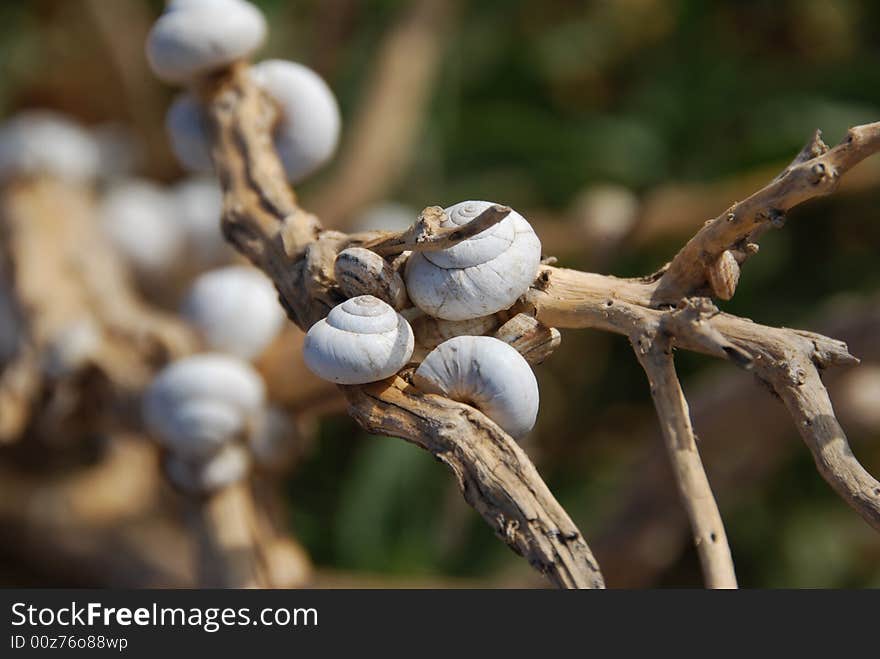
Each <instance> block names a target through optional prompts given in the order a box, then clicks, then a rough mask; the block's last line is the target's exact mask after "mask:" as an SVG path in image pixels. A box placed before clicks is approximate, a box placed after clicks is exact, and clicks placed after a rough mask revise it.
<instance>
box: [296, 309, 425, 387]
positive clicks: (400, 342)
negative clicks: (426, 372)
mask: <svg viewBox="0 0 880 659" xmlns="http://www.w3.org/2000/svg"><path fill="white" fill-rule="evenodd" d="M413 347H414V339H413V332H412V328H411V327H410V325H409V323H408V322H407V321H406V319H405V318H404V317H403V316H401V315H400V314H398V313H397V312H396V311H394V309H393V308H392V307H391V306H390V305H388V304H387V303H385V302H383V301H382V300H380V299H378V298H376V297H373V296H372V295H360V296H358V297H353V298H351V299H349V300H346V301H345V302H343V303H342V304H340V305H338V306H336V307H333V309H331V311H330V313H329V314H328V315H327V318H325V319H323V320H319V321H318V322H317V323H315V324H314V325H313V326H312V327H311V329H309V331H308V333H307V334H306V339H305V343H304V344H303V356H304V358H305V363H306V366H308V368H309V370H311V371H312V372H313V373H314V374H315V375H317V376H319V377H321V378H324V379H325V380H330V381H331V382H337V383H339V384H365V383H367V382H375V381H377V380H383V379H385V378H387V377H390V376H392V375H394V374H395V373H397V372H398V371H399V370H400V369H401V368H403V367H404V366H405V365H406V363H407V362H408V361H409V358H410V357H411V356H412V352H413Z"/></svg>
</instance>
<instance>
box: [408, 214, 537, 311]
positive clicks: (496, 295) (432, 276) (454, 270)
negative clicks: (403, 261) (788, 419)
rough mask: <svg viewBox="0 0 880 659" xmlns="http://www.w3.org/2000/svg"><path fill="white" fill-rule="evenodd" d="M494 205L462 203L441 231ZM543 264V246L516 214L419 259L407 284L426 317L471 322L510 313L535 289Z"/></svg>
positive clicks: (416, 255)
mask: <svg viewBox="0 0 880 659" xmlns="http://www.w3.org/2000/svg"><path fill="white" fill-rule="evenodd" d="M493 205H494V204H493V202H488V201H463V202H461V203H459V204H456V205H455V206H451V207H449V208H447V209H446V215H447V219H446V220H444V222H443V224H442V226H444V227H455V226H461V225H463V224H467V223H468V222H470V221H471V220H473V219H474V218H476V217H477V216H478V215H479V214H480V213H482V212H483V211H485V210H486V209H488V208H489V207H490V206H493ZM540 264H541V241H540V240H538V236H537V235H536V234H535V232H534V231H533V230H532V227H531V225H529V223H528V222H527V221H526V219H525V218H524V217H523V216H522V215H520V214H519V213H517V212H515V211H512V212H511V213H510V214H509V215H508V216H507V217H505V218H504V219H503V220H502V221H501V222H499V223H498V224H496V225H494V226H492V227H490V228H489V229H486V230H485V231H483V232H481V233H478V234H477V235H475V236H473V237H472V238H468V239H467V240H463V241H462V242H460V243H458V244H456V245H453V246H452V247H449V248H447V249H443V250H437V251H426V252H416V253H414V254H413V255H412V256H410V258H409V260H408V261H407V265H406V271H405V277H404V278H405V280H406V287H407V292H408V293H409V297H410V299H411V300H412V302H413V303H414V304H415V305H416V306H417V307H419V308H420V309H421V310H422V311H424V312H425V313H426V314H428V315H431V316H436V317H437V318H443V319H444V320H467V319H470V318H479V317H480V316H488V315H489V314H493V313H496V312H498V311H501V310H502V309H507V308H509V307H511V306H512V305H513V304H514V302H516V300H517V298H519V296H520V295H522V294H523V293H525V292H526V291H527V290H528V289H529V287H530V286H531V285H532V282H534V280H535V277H536V276H537V274H538V267H539V266H540Z"/></svg>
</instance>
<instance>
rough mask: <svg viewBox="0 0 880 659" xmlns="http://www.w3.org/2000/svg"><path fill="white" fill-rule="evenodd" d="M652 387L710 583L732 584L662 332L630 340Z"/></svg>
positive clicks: (716, 516) (709, 491) (706, 482)
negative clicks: (637, 339) (633, 340)
mask: <svg viewBox="0 0 880 659" xmlns="http://www.w3.org/2000/svg"><path fill="white" fill-rule="evenodd" d="M633 350H634V351H635V353H636V357H637V358H638V360H639V363H640V364H641V365H642V368H644V369H645V374H646V375H647V376H648V383H649V385H650V387H651V397H652V398H653V399H654V406H655V407H656V409H657V416H658V417H659V419H660V430H661V431H662V433H663V438H664V440H665V443H666V452H667V454H668V455H669V459H670V461H671V462H672V470H673V473H674V474H675V480H676V484H677V485H678V490H679V493H680V495H681V499H682V503H683V504H684V508H685V510H686V511H687V515H688V518H689V520H690V525H691V529H692V532H693V537H694V545H695V546H696V548H697V554H698V555H699V557H700V564H701V566H702V568H703V575H704V578H705V582H706V587H708V588H736V587H737V583H736V574H735V572H734V568H733V558H732V556H731V555H730V546H729V545H728V542H727V534H726V532H725V531H724V523H723V522H722V521H721V513H720V512H719V511H718V505H717V504H716V503H715V497H714V496H713V495H712V488H711V487H710V485H709V479H708V477H707V476H706V471H705V469H704V468H703V462H702V460H701V459H700V453H699V450H698V449H697V439H696V436H695V435H694V428H693V426H692V424H691V418H690V411H689V409H688V404H687V400H685V397H684V392H683V391H682V389H681V383H680V382H679V381H678V376H677V375H676V373H675V365H674V364H673V361H672V345H671V341H670V336H669V335H668V334H666V333H665V332H663V331H662V328H661V332H660V333H659V334H656V335H653V336H650V335H648V336H643V337H641V339H640V340H639V341H635V342H633Z"/></svg>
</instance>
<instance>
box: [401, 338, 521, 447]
mask: <svg viewBox="0 0 880 659" xmlns="http://www.w3.org/2000/svg"><path fill="white" fill-rule="evenodd" d="M413 383H414V384H415V385H416V386H417V387H419V388H420V389H422V390H424V391H427V392H429V393H436V394H442V395H443V396H446V397H447V398H451V399H453V400H457V401H460V402H462V403H468V404H469V405H473V406H474V407H476V408H477V409H478V410H480V411H481V412H482V413H483V414H485V415H486V416H487V417H489V418H490V419H492V421H494V422H495V423H497V424H498V425H499V426H500V427H501V429H502V430H504V431H505V432H507V433H508V434H509V435H510V436H511V437H514V438H520V437H522V436H523V435H525V434H526V433H527V432H528V431H529V430H531V429H532V427H533V426H534V425H535V419H536V418H537V416H538V382H537V381H536V380H535V374H534V373H532V369H531V368H530V367H529V365H528V363H527V362H526V360H525V359H523V358H522V356H521V355H520V354H519V353H518V352H517V351H516V350H514V349H513V348H511V347H510V346H509V345H507V344H506V343H504V342H503V341H499V340H498V339H495V338H492V337H491V336H457V337H455V338H453V339H449V340H448V341H444V342H443V343H441V344H440V345H439V346H437V347H436V348H435V349H434V350H432V351H431V352H430V353H429V354H428V356H427V357H425V361H423V362H422V363H421V364H420V365H419V367H418V369H417V370H416V372H415V375H414V376H413Z"/></svg>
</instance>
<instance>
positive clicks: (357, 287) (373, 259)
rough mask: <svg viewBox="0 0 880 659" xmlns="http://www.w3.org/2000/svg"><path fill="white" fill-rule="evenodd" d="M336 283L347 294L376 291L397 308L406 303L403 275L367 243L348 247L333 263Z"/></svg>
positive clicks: (383, 299)
mask: <svg viewBox="0 0 880 659" xmlns="http://www.w3.org/2000/svg"><path fill="white" fill-rule="evenodd" d="M333 273H334V276H335V277H336V283H337V284H338V285H339V288H341V289H342V292H343V293H345V295H346V297H357V296H358V295H373V296H374V297H377V298H379V299H380V300H382V301H383V302H387V303H388V304H390V305H391V306H392V307H394V308H395V309H403V307H405V306H406V303H407V297H406V286H404V283H403V278H402V277H401V276H400V275H399V274H398V273H397V272H396V271H395V270H394V268H392V267H391V264H389V263H388V262H387V261H386V260H385V259H383V258H382V257H381V256H379V255H378V254H376V252H373V251H370V250H368V249H365V248H364V247H349V248H348V249H344V250H342V251H341V252H339V254H338V255H337V256H336V261H335V262H334V264H333Z"/></svg>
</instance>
